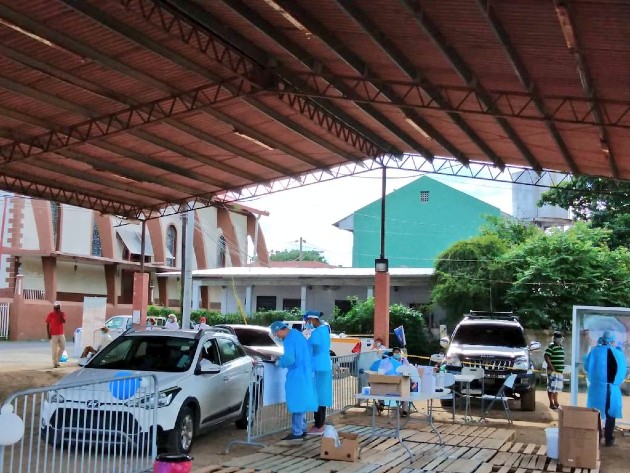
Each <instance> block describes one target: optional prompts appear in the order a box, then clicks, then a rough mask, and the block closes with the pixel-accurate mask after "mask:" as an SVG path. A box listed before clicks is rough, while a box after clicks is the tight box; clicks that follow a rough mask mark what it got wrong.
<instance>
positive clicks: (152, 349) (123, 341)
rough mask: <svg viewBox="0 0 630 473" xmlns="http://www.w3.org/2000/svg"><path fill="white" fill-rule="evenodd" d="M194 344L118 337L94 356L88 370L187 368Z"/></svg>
mask: <svg viewBox="0 0 630 473" xmlns="http://www.w3.org/2000/svg"><path fill="white" fill-rule="evenodd" d="M196 348H197V341H196V340H194V339H190V338H179V337H142V336H133V337H120V338H117V339H116V340H114V341H113V342H112V343H110V344H109V345H108V346H107V347H105V348H104V349H103V350H102V351H100V352H99V353H97V354H96V355H95V356H94V358H92V359H91V360H90V362H89V364H88V365H87V367H88V368H99V369H112V370H121V369H124V370H138V371H163V372H170V373H177V372H183V371H187V370H188V369H189V368H190V365H191V363H192V360H193V358H194V355H195V351H196Z"/></svg>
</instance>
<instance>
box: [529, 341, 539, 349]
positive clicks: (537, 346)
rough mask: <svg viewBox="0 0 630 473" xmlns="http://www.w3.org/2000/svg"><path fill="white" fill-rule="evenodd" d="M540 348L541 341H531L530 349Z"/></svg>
mask: <svg viewBox="0 0 630 473" xmlns="http://www.w3.org/2000/svg"><path fill="white" fill-rule="evenodd" d="M536 350H540V342H536V341H534V342H529V351H536Z"/></svg>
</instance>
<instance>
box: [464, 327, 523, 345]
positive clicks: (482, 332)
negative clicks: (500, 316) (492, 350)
mask: <svg viewBox="0 0 630 473" xmlns="http://www.w3.org/2000/svg"><path fill="white" fill-rule="evenodd" d="M497 341H500V342H501V345H502V346H504V347H510V348H520V347H525V346H527V343H526V342H525V335H524V334H523V330H522V329H520V328H519V327H510V326H505V325H495V324H486V325H482V324H475V325H460V326H459V327H458V328H457V330H455V332H454V333H453V343H458V344H461V345H464V344H465V345H490V346H493V345H494V346H496V344H497Z"/></svg>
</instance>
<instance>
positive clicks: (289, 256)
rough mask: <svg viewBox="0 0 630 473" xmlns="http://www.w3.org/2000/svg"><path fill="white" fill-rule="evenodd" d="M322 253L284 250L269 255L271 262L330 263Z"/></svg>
mask: <svg viewBox="0 0 630 473" xmlns="http://www.w3.org/2000/svg"><path fill="white" fill-rule="evenodd" d="M322 253H323V252H322V251H317V250H303V251H302V252H301V255H300V250H282V251H272V252H271V254H270V255H269V259H270V260H271V261H319V262H320V263H328V261H326V257H325V256H324V255H323V254H322Z"/></svg>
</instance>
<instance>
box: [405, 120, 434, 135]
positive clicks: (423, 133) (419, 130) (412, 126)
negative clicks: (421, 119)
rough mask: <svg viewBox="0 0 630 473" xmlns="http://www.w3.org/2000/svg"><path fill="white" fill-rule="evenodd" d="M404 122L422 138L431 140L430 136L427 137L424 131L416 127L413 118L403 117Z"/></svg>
mask: <svg viewBox="0 0 630 473" xmlns="http://www.w3.org/2000/svg"><path fill="white" fill-rule="evenodd" d="M405 121H406V122H407V123H409V125H410V126H411V128H413V129H414V130H416V131H417V132H418V133H420V134H421V135H422V136H424V137H425V138H426V139H427V140H431V139H432V138H431V135H429V134H428V133H427V132H426V131H424V129H423V128H422V127H421V126H420V125H418V124H417V123H416V121H415V120H414V119H413V118H411V117H407V116H405Z"/></svg>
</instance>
